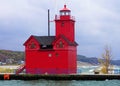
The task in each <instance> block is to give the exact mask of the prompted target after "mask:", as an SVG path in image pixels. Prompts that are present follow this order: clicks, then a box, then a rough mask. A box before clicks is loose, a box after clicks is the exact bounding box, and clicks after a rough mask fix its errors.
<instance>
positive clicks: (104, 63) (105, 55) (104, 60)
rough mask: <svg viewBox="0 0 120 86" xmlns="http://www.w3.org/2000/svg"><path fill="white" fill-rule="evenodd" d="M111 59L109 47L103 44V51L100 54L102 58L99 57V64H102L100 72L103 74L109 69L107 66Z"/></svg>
mask: <svg viewBox="0 0 120 86" xmlns="http://www.w3.org/2000/svg"><path fill="white" fill-rule="evenodd" d="M111 59H112V55H111V48H110V47H108V46H105V51H104V53H103V54H102V58H101V59H99V62H100V64H101V65H102V67H103V68H102V70H101V71H102V72H103V73H105V74H108V71H109V67H110V65H111V64H110V61H111Z"/></svg>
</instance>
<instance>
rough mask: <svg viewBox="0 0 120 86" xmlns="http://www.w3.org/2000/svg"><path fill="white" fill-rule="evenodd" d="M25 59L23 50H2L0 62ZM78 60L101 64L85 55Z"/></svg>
mask: <svg viewBox="0 0 120 86" xmlns="http://www.w3.org/2000/svg"><path fill="white" fill-rule="evenodd" d="M24 59H25V53H24V52H23V51H11V50H0V64H8V65H9V64H20V63H21V61H24ZM77 61H78V63H79V64H83V65H84V64H88V65H98V64H99V62H98V59H97V58H96V57H86V56H83V55H77ZM111 64H113V65H119V66H120V60H111Z"/></svg>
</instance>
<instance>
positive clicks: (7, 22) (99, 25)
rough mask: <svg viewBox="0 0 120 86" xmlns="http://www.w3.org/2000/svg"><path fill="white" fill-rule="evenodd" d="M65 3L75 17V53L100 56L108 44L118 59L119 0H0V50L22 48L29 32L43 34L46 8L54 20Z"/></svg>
mask: <svg viewBox="0 0 120 86" xmlns="http://www.w3.org/2000/svg"><path fill="white" fill-rule="evenodd" d="M65 3H66V4H67V7H68V8H70V9H71V11H72V15H73V16H75V18H76V28H75V32H76V35H75V38H76V41H77V43H78V44H79V46H78V54H81V55H85V56H88V57H94V56H95V57H100V56H101V54H102V53H103V52H104V47H105V46H106V45H108V46H110V47H111V50H112V56H113V58H114V59H120V47H119V44H120V38H119V36H120V0H0V42H1V43H0V49H8V50H18V51H19V50H20V51H24V46H23V43H24V42H25V40H26V39H27V38H28V37H29V36H30V35H40V36H45V35H47V9H48V8H49V9H50V12H51V20H54V15H55V14H59V9H61V8H63V5H64V4H65ZM54 30H55V28H54V23H53V22H52V23H51V35H54V33H55V32H54Z"/></svg>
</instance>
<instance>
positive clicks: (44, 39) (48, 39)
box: [33, 35, 78, 46]
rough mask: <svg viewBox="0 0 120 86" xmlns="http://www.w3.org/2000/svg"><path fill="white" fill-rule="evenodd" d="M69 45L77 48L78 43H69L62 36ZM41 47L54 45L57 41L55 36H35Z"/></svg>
mask: <svg viewBox="0 0 120 86" xmlns="http://www.w3.org/2000/svg"><path fill="white" fill-rule="evenodd" d="M60 36H61V37H62V38H63V39H64V40H65V41H66V42H67V43H68V44H69V45H71V46H77V45H78V44H77V43H76V42H71V41H69V40H68V39H67V38H66V37H65V36H64V35H60ZM33 37H34V38H35V39H36V40H37V41H38V42H39V43H40V44H41V45H52V42H53V41H55V40H56V37H55V36H33Z"/></svg>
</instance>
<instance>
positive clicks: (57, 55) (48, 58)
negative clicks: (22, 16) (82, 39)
mask: <svg viewBox="0 0 120 86" xmlns="http://www.w3.org/2000/svg"><path fill="white" fill-rule="evenodd" d="M70 13H71V11H70V10H69V9H68V8H67V7H66V5H65V6H64V8H63V9H62V10H60V15H59V16H57V15H56V16H55V25H56V26H55V27H56V36H33V35H32V36H30V37H29V38H28V40H27V41H26V42H25V43H24V46H25V54H26V66H25V68H26V73H30V74H45V73H47V74H71V73H76V69H77V61H76V56H77V43H76V42H75V40H74V35H75V34H74V23H75V20H74V18H73V17H72V16H71V14H70Z"/></svg>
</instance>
